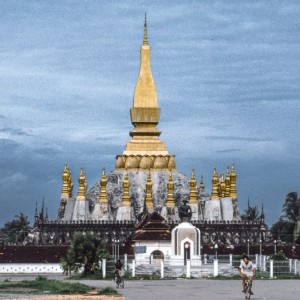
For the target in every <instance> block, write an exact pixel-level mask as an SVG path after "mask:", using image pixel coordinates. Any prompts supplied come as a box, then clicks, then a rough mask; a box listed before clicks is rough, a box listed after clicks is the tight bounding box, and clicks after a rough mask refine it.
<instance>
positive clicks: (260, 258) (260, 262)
mask: <svg viewBox="0 0 300 300" xmlns="http://www.w3.org/2000/svg"><path fill="white" fill-rule="evenodd" d="M261 265H262V255H261V254H260V255H259V269H260V270H261V269H262V267H261Z"/></svg>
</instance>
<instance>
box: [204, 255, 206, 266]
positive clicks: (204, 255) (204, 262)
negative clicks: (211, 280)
mask: <svg viewBox="0 0 300 300" xmlns="http://www.w3.org/2000/svg"><path fill="white" fill-rule="evenodd" d="M204 264H205V265H206V264H207V254H204Z"/></svg>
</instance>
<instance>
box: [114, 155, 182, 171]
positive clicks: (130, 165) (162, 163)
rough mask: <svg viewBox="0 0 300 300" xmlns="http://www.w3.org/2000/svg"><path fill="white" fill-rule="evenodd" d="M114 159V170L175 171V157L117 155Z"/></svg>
mask: <svg viewBox="0 0 300 300" xmlns="http://www.w3.org/2000/svg"><path fill="white" fill-rule="evenodd" d="M138 152H139V153H140V151H138ZM116 158H117V161H116V170H123V169H128V170H132V169H134V170H138V169H140V170H149V169H151V170H153V169H154V170H162V169H167V170H175V169H176V162H175V155H140V154H138V155H118V156H117V157H116Z"/></svg>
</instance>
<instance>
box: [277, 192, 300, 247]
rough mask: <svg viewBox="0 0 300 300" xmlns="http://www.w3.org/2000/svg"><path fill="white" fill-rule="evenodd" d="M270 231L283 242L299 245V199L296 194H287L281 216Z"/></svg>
mask: <svg viewBox="0 0 300 300" xmlns="http://www.w3.org/2000/svg"><path fill="white" fill-rule="evenodd" d="M271 230H272V233H273V235H276V234H277V235H278V236H280V238H281V240H283V241H286V242H297V243H300V198H298V194H297V193H296V192H290V193H288V194H287V196H286V198H285V201H284V204H283V208H282V215H281V217H280V218H279V220H278V221H277V222H276V223H275V224H273V226H272V228H271Z"/></svg>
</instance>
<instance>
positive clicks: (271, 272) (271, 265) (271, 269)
mask: <svg viewBox="0 0 300 300" xmlns="http://www.w3.org/2000/svg"><path fill="white" fill-rule="evenodd" d="M273 276H274V270H273V259H271V260H270V278H273Z"/></svg>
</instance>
